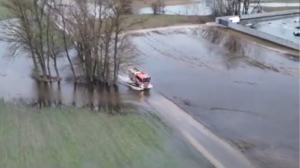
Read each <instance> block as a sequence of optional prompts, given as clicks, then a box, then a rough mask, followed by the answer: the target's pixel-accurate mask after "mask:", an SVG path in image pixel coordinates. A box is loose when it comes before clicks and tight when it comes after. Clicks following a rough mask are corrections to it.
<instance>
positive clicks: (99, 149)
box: [0, 101, 213, 168]
mask: <svg viewBox="0 0 300 168" xmlns="http://www.w3.org/2000/svg"><path fill="white" fill-rule="evenodd" d="M0 135H1V136H0V148H1V151H0V166H1V167H2V168H20V167H32V168H38V167H45V168H52V167H74V168H79V167H80V168H82V167H89V168H92V167H109V168H120V167H122V168H140V167H145V168H157V167H165V168H182V167H187V166H188V167H191V168H198V167H199V166H201V168H202V167H203V168H213V166H212V165H211V164H210V163H208V162H207V161H206V160H205V159H204V158H203V157H202V156H201V155H199V154H197V153H196V152H195V151H194V150H193V149H192V148H191V147H190V146H188V145H187V144H185V143H183V141H182V139H181V137H180V136H179V135H178V134H177V133H176V132H174V131H173V130H172V129H170V128H168V127H167V126H165V125H164V124H163V123H161V122H160V120H158V118H156V117H155V116H152V115H150V113H148V114H144V115H141V114H137V113H131V114H127V115H114V116H111V115H107V114H105V113H101V112H100V113H93V112H88V111H85V110H81V109H75V108H61V109H42V110H38V109H32V108H26V107H18V106H13V105H11V104H8V103H4V102H3V101H0Z"/></svg>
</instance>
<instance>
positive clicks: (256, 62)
mask: <svg viewBox="0 0 300 168" xmlns="http://www.w3.org/2000/svg"><path fill="white" fill-rule="evenodd" d="M189 31H191V30H178V31H177V32H168V31H165V32H153V33H151V34H148V35H145V36H143V37H135V38H134V42H135V43H136V44H138V49H139V50H140V51H141V55H143V56H144V58H145V61H144V62H145V63H144V65H143V67H144V68H145V69H146V70H147V71H148V72H149V73H150V74H151V75H152V79H153V85H154V88H155V90H157V91H159V92H160V93H162V94H163V95H165V96H166V97H167V98H169V99H170V100H172V101H173V102H175V103H176V104H177V105H179V106H180V107H181V108H183V109H184V110H185V111H187V112H188V113H189V114H191V115H192V116H193V117H194V118H195V119H197V120H198V121H199V122H201V123H202V124H204V125H205V126H206V127H208V128H209V129H210V130H212V131H213V132H215V133H217V135H219V136H221V137H223V138H225V139H226V140H227V141H229V142H231V143H232V144H233V145H235V146H236V147H237V148H239V149H240V150H241V151H242V152H245V153H247V156H249V157H250V158H251V159H252V160H253V161H255V162H254V163H255V166H258V167H261V168H267V167H270V168H271V167H272V168H283V167H297V166H298V158H299V154H298V151H299V144H298V142H299V113H298V112H299V94H298V93H299V74H298V71H299V62H298V61H299V59H297V58H289V57H287V56H285V55H281V54H279V53H276V52H272V51H268V50H267V49H264V48H262V47H257V46H253V45H252V46H251V45H249V46H247V45H246V43H243V41H241V40H239V39H234V38H232V37H230V36H227V37H223V38H220V37H218V36H217V32H214V33H207V32H202V34H201V31H196V34H195V31H193V32H194V33H189ZM209 34H210V35H209ZM220 36H221V35H220ZM170 39H172V40H170ZM226 39H227V40H229V42H226ZM211 41H213V42H214V43H215V44H211V43H210V42H211ZM220 45H221V46H223V47H220ZM229 51H231V52H229ZM233 52H236V54H234V53H233ZM151 97H152V96H150V99H151Z"/></svg>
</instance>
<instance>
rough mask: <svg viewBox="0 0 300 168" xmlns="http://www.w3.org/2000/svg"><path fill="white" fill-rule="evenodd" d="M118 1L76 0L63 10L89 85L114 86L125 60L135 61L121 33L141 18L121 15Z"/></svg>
mask: <svg viewBox="0 0 300 168" xmlns="http://www.w3.org/2000/svg"><path fill="white" fill-rule="evenodd" d="M120 2H121V1H117V0H115V1H112V2H103V1H99V0H94V1H89V2H88V1H86V0H85V1H82V0H75V1H74V3H73V4H71V5H70V4H69V5H68V7H67V9H65V11H64V16H65V17H64V18H63V20H64V21H65V23H66V26H65V27H67V28H68V32H69V34H70V35H71V36H72V37H73V39H74V41H76V51H77V56H78V64H77V65H78V66H77V67H79V69H80V70H81V74H82V75H83V76H84V80H85V81H86V82H88V83H91V84H94V83H96V82H104V83H116V82H117V77H118V71H119V69H120V66H122V65H124V61H126V64H130V62H133V61H134V60H135V55H134V54H133V52H128V50H130V51H133V48H134V47H132V46H133V45H132V43H131V41H130V40H129V39H128V36H124V35H121V33H123V32H124V31H125V30H127V29H128V28H129V27H132V26H134V25H136V24H139V23H141V22H142V21H143V20H144V19H143V18H140V19H138V20H134V19H133V17H132V16H130V15H124V9H123V8H122V3H120ZM66 16H67V17H66ZM125 50H127V52H124V51H125ZM120 53H122V54H123V55H120ZM81 79H82V78H79V80H81ZM77 80H78V78H77Z"/></svg>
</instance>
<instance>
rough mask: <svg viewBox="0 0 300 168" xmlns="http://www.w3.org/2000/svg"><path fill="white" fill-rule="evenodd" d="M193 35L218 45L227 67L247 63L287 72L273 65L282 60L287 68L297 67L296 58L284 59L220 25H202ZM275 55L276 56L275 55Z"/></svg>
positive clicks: (282, 56)
mask: <svg viewBox="0 0 300 168" xmlns="http://www.w3.org/2000/svg"><path fill="white" fill-rule="evenodd" d="M193 35H194V36H195V37H197V36H198V38H205V39H206V40H208V41H210V42H212V43H214V44H217V45H220V46H222V47H223V48H225V49H226V50H225V51H220V55H222V57H221V58H222V60H223V61H224V64H225V65H226V66H227V68H228V69H232V68H236V67H238V66H239V65H241V64H247V65H250V66H253V67H256V68H260V69H263V70H271V71H274V72H280V71H284V73H288V72H287V71H286V69H284V68H285V67H283V66H281V67H278V66H274V64H273V63H276V64H277V63H278V62H282V63H281V64H282V65H285V64H286V66H287V67H288V68H297V67H296V65H297V63H296V62H297V59H289V60H293V61H295V63H292V64H291V62H290V61H289V60H287V59H285V58H284V57H285V55H283V54H282V55H281V54H279V53H276V52H274V51H270V50H268V49H266V48H264V47H262V46H259V45H256V44H254V43H252V42H250V41H248V40H245V39H242V38H240V37H239V36H235V35H234V34H230V33H228V32H226V29H224V28H220V27H203V28H201V29H196V30H195V31H194V32H193ZM275 55H277V56H278V57H276V56H275Z"/></svg>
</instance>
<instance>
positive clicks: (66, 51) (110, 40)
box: [1, 0, 144, 85]
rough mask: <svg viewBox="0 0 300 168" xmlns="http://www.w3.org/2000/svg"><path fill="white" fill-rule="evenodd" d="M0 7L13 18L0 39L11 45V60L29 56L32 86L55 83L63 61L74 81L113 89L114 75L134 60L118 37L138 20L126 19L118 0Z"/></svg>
mask: <svg viewBox="0 0 300 168" xmlns="http://www.w3.org/2000/svg"><path fill="white" fill-rule="evenodd" d="M2 6H3V7H5V8H6V9H8V10H9V11H10V12H11V13H12V17H14V18H15V19H13V20H7V21H5V23H4V24H3V25H2V26H3V28H2V31H3V32H4V34H3V36H2V37H1V40H2V41H5V42H9V43H10V44H11V51H10V54H11V55H14V56H15V55H17V53H24V52H28V53H30V57H31V58H32V61H33V64H34V71H33V74H32V76H33V77H34V78H35V79H37V80H38V81H44V82H51V81H53V80H54V79H55V80H58V81H59V80H60V70H59V68H58V58H60V57H65V58H67V60H68V62H69V66H70V69H71V71H72V75H73V81H74V82H79V81H84V82H86V83H89V84H93V85H94V84H95V83H97V82H104V83H106V84H108V83H109V84H111V83H114V84H116V83H117V78H118V72H119V70H120V69H122V67H124V66H127V65H130V64H132V63H134V61H135V59H136V54H134V45H133V44H132V43H131V40H130V39H129V36H127V35H125V34H122V33H124V31H126V30H128V29H129V28H130V27H132V26H135V25H137V24H140V23H142V22H143V21H144V19H143V18H142V17H139V18H135V17H134V16H132V15H127V14H126V13H127V12H126V11H124V1H122V0H113V1H102V0H92V1H91V0H74V1H71V2H68V4H64V3H63V0H55V1H48V0H11V1H8V2H5V3H2ZM70 39H71V40H72V41H74V44H75V50H76V53H77V54H76V55H73V56H71V54H70V43H71V40H70ZM53 69H54V72H55V76H53V74H54V73H53V72H52V71H53Z"/></svg>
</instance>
